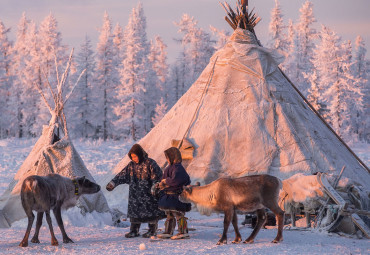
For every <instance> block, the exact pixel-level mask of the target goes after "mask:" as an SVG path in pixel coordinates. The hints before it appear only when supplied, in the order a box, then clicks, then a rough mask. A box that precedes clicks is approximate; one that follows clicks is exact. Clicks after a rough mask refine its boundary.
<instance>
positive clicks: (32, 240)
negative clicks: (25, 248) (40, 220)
mask: <svg viewBox="0 0 370 255" xmlns="http://www.w3.org/2000/svg"><path fill="white" fill-rule="evenodd" d="M31 243H40V240H39V239H38V238H35V237H34V238H32V239H31Z"/></svg>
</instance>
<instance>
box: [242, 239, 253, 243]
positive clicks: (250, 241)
mask: <svg viewBox="0 0 370 255" xmlns="http://www.w3.org/2000/svg"><path fill="white" fill-rule="evenodd" d="M243 243H254V240H253V239H252V240H248V239H247V240H245V241H244V242H243Z"/></svg>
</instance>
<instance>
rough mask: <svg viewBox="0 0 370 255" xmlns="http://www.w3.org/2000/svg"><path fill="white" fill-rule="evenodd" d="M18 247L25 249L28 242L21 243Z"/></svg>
mask: <svg viewBox="0 0 370 255" xmlns="http://www.w3.org/2000/svg"><path fill="white" fill-rule="evenodd" d="M19 246H20V247H27V246H28V242H23V241H22V242H21V243H20V244H19Z"/></svg>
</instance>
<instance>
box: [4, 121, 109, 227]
mask: <svg viewBox="0 0 370 255" xmlns="http://www.w3.org/2000/svg"><path fill="white" fill-rule="evenodd" d="M55 128H56V124H54V125H50V126H44V129H43V132H42V135H41V137H40V138H39V140H38V141H37V143H36V144H35V146H34V148H33V149H32V151H31V153H30V154H29V155H28V157H27V158H26V160H25V161H24V162H23V164H22V166H21V167H20V169H19V170H18V172H17V174H16V175H15V177H14V179H13V180H12V182H11V183H10V184H9V186H8V188H7V190H6V191H5V192H4V194H3V195H2V196H1V197H0V228H4V227H10V226H11V224H12V223H13V222H15V221H17V220H20V219H23V218H25V217H26V214H25V212H24V210H23V207H22V204H21V198H20V191H21V186H22V183H23V180H24V179H25V178H27V177H28V176H30V175H41V176H45V175H47V174H49V173H58V174H60V175H62V176H66V177H69V178H73V177H78V176H86V178H87V179H89V180H91V181H94V178H93V177H92V176H91V174H90V173H89V171H88V170H87V168H86V166H85V164H84V163H83V161H82V159H81V157H80V155H79V154H78V153H77V151H76V149H75V148H74V146H73V144H72V142H71V141H70V139H69V137H68V136H64V137H63V138H62V139H61V140H59V141H57V142H55V143H54V144H53V143H52V142H53V138H54V129H55ZM77 206H78V207H79V208H80V209H81V213H85V212H92V211H94V210H95V211H97V212H108V211H109V207H108V204H107V201H106V199H105V197H104V195H103V193H102V192H101V191H99V192H98V193H96V194H92V195H83V196H81V197H80V198H79V200H78V201H77Z"/></svg>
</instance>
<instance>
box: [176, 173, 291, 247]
mask: <svg viewBox="0 0 370 255" xmlns="http://www.w3.org/2000/svg"><path fill="white" fill-rule="evenodd" d="M281 186H282V185H281V181H280V180H279V179H278V178H276V177H274V176H271V175H252V176H245V177H240V178H220V179H218V180H215V181H214V182H212V183H210V184H208V185H205V186H200V187H197V186H187V187H185V188H184V190H183V192H182V193H181V195H180V197H179V198H180V201H182V202H186V203H190V202H193V203H195V204H197V206H200V207H203V208H208V209H209V210H211V211H215V212H223V213H224V214H225V217H224V231H223V233H222V237H221V239H220V240H219V241H218V242H217V244H218V245H219V244H226V243H227V230H228V228H229V225H230V222H232V224H233V226H234V230H235V240H234V241H233V243H240V242H241V240H242V238H241V235H240V232H239V229H238V218H237V215H236V212H237V211H243V212H253V211H256V213H257V224H256V226H255V228H254V229H253V231H252V233H251V235H250V236H249V237H248V238H247V239H246V240H245V241H244V243H253V241H254V238H255V237H256V235H257V234H258V231H259V230H260V229H261V227H262V225H263V224H264V223H265V221H266V219H267V217H266V213H265V208H268V209H270V210H271V211H272V212H273V213H274V214H275V216H276V217H277V219H278V233H277V236H276V238H275V239H274V240H273V242H274V243H278V242H281V241H282V240H283V223H284V211H283V210H281V209H280V207H279V205H278V199H279V191H280V188H281Z"/></svg>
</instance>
